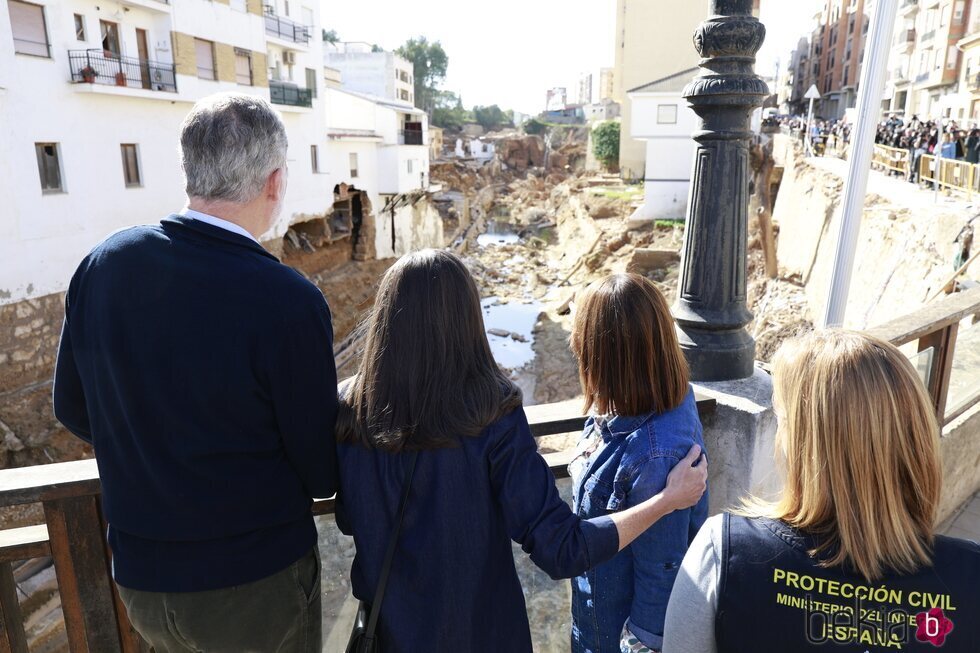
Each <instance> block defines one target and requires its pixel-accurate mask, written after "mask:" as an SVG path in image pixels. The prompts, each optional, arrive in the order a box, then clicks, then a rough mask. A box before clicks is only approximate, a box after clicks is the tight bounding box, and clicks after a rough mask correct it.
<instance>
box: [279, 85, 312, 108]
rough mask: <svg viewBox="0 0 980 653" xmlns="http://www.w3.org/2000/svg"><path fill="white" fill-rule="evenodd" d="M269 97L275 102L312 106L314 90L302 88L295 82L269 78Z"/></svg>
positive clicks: (286, 104)
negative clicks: (289, 82) (290, 82)
mask: <svg viewBox="0 0 980 653" xmlns="http://www.w3.org/2000/svg"><path fill="white" fill-rule="evenodd" d="M269 97H270V99H271V100H272V103H273V104H283V105H285V106H290V107H312V106H313V91H312V90H310V89H308V88H300V87H299V86H296V85H295V84H287V83H285V82H277V81H276V80H274V79H270V80H269Z"/></svg>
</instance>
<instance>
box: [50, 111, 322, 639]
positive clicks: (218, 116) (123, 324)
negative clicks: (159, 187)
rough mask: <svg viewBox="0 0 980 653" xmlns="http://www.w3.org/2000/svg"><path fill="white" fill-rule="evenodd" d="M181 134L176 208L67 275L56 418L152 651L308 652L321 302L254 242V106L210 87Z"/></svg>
mask: <svg viewBox="0 0 980 653" xmlns="http://www.w3.org/2000/svg"><path fill="white" fill-rule="evenodd" d="M180 146H181V155H182V164H183V170H184V175H185V178H186V190H187V195H188V204H187V207H186V208H185V209H184V210H183V211H182V212H180V213H178V214H175V215H171V216H170V217H168V218H166V219H164V220H163V221H162V222H161V223H160V224H159V225H155V226H144V227H134V228H132V229H128V230H125V231H122V232H119V233H116V234H114V235H112V236H110V237H109V238H108V239H107V240H106V241H105V242H103V243H101V244H100V245H98V246H97V247H96V248H95V249H94V250H92V252H91V253H90V254H89V255H88V256H87V257H86V258H85V260H84V261H82V263H81V265H80V266H79V268H78V271H77V272H76V273H75V276H74V277H73V278H72V281H71V285H70V287H69V289H68V296H67V299H66V306H65V312H66V316H65V326H64V331H63V334H62V338H61V350H60V353H59V355H58V364H57V369H56V373H55V387H54V403H55V412H56V415H57V417H58V419H59V420H61V422H62V423H64V424H65V426H67V427H68V428H69V429H71V430H72V431H73V432H74V433H75V434H77V435H78V436H79V437H81V438H83V439H85V440H87V441H89V442H91V443H92V444H93V445H94V448H95V456H96V458H97V459H98V463H99V472H100V475H101V478H102V492H103V495H102V506H103V510H104V512H105V516H106V518H107V520H108V522H109V531H108V538H109V544H110V547H111V548H112V551H113V576H114V578H115V581H116V584H117V585H118V586H119V589H120V594H121V596H122V599H123V602H124V603H125V604H126V608H127V610H128V612H129V617H130V619H131V621H132V622H133V624H134V626H135V627H136V629H137V630H138V631H139V632H140V634H141V635H143V637H144V638H145V639H146V640H147V641H148V642H149V643H150V644H151V645H153V647H154V648H155V649H156V651H157V653H168V652H172V651H181V652H184V651H209V652H210V651H228V652H231V651H297V652H300V651H302V652H305V651H319V650H320V646H321V633H320V589H319V588H320V584H319V580H320V569H319V556H318V555H317V550H316V539H317V533H316V528H315V525H314V523H313V517H312V515H311V513H310V502H311V498H312V497H314V496H329V495H331V494H333V493H334V490H335V488H336V452H335V448H334V437H333V428H334V418H335V416H336V410H337V406H336V370H335V368H334V362H333V351H332V338H333V335H332V328H331V322H330V312H329V309H328V308H327V304H326V302H325V301H324V298H323V295H322V294H321V293H320V291H319V290H318V289H317V288H316V287H315V286H313V285H312V284H310V283H309V282H307V281H306V280H304V279H303V278H302V277H301V276H300V275H299V274H297V273H296V272H294V271H293V270H291V269H290V268H287V267H286V266H284V265H282V264H281V263H280V262H279V261H278V260H277V259H276V258H275V257H273V256H272V255H271V254H269V253H268V252H266V251H265V250H264V249H263V248H262V247H261V246H260V245H259V244H258V242H257V240H256V239H257V238H258V237H259V236H260V235H261V234H263V233H264V232H266V231H267V230H268V229H269V228H270V227H271V226H272V224H273V223H274V222H275V219H276V217H277V215H278V213H279V210H280V206H281V204H282V198H283V195H284V192H285V187H286V132H285V129H284V128H283V124H282V122H281V120H280V118H279V117H278V115H277V114H276V113H275V111H273V110H272V108H271V107H270V106H269V105H268V103H266V102H265V101H264V100H262V99H259V98H254V97H251V96H245V95H219V96H212V97H209V98H206V99H204V100H202V101H201V102H199V103H198V104H197V105H195V106H194V108H193V109H192V110H191V112H190V114H189V115H188V116H187V118H186V120H185V121H184V124H183V126H182V128H181V134H180Z"/></svg>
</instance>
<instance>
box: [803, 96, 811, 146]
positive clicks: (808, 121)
mask: <svg viewBox="0 0 980 653" xmlns="http://www.w3.org/2000/svg"><path fill="white" fill-rule="evenodd" d="M811 129H813V98H810V112H809V113H808V114H807V116H806V136H805V137H804V138H803V150H804V152H809V153H810V155H811V156H813V144H812V143H810V130H811Z"/></svg>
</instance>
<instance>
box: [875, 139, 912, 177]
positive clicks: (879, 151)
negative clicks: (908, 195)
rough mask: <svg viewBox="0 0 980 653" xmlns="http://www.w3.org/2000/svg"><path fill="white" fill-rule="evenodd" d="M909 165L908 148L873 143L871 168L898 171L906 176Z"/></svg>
mask: <svg viewBox="0 0 980 653" xmlns="http://www.w3.org/2000/svg"><path fill="white" fill-rule="evenodd" d="M910 165H911V163H910V157H909V151H908V150H903V149H901V148H898V147H888V146H887V145H879V144H877V143H876V144H875V148H874V152H873V153H872V155H871V166H872V167H873V168H878V169H880V170H891V171H892V172H898V173H901V174H902V176H903V177H906V178H907V177H908V176H909V166H910Z"/></svg>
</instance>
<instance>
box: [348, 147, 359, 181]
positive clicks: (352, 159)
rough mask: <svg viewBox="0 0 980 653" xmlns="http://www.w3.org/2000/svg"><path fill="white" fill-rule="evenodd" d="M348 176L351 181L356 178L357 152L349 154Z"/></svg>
mask: <svg viewBox="0 0 980 653" xmlns="http://www.w3.org/2000/svg"><path fill="white" fill-rule="evenodd" d="M350 176H351V179H356V178H357V152H351V153H350Z"/></svg>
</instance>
